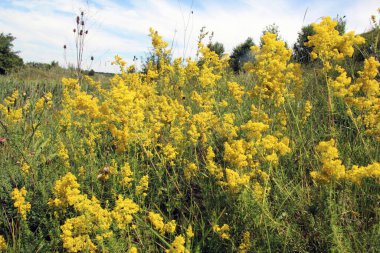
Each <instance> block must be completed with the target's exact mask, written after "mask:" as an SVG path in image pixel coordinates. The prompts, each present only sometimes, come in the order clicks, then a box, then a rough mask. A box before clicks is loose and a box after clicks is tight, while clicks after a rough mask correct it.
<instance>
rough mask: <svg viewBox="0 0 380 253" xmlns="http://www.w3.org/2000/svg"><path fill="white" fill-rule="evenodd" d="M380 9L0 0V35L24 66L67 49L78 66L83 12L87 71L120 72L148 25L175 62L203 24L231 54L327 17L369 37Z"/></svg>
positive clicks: (294, 3)
mask: <svg viewBox="0 0 380 253" xmlns="http://www.w3.org/2000/svg"><path fill="white" fill-rule="evenodd" d="M378 7H380V2H379V1H378V0H347V1H343V0H336V1H334V0H331V1H327V0H318V1H317V0H309V1H306V0H305V1H302V0H231V1H230V0H228V1H217V0H128V1H127V0H114V1H111V0H0V32H4V33H12V34H13V35H14V36H15V37H16V38H17V39H16V41H15V43H14V44H15V49H16V50H18V51H20V56H21V57H22V58H24V60H25V61H38V62H51V61H53V60H56V61H58V62H59V63H60V64H61V65H63V66H64V65H65V64H66V63H65V61H64V56H63V55H64V53H63V45H64V44H66V45H67V53H66V55H67V63H74V62H75V60H74V59H75V44H74V35H73V32H72V29H73V28H74V26H75V17H76V15H77V14H78V13H79V12H80V10H83V11H85V12H86V16H87V19H88V20H87V24H88V30H89V35H88V37H87V38H86V41H85V55H84V67H85V68H88V67H90V61H89V59H90V56H94V58H95V60H94V62H93V65H92V66H91V68H94V69H95V70H96V71H116V68H115V67H114V66H111V64H110V63H111V62H112V60H113V57H114V56H115V55H116V54H118V55H120V56H121V57H123V58H124V59H125V60H126V61H127V62H129V63H132V59H133V56H137V57H138V58H140V57H141V56H144V55H145V52H147V51H148V50H149V48H150V40H149V37H148V36H147V35H148V31H149V27H153V28H154V29H156V30H158V32H159V33H160V34H162V35H163V37H164V39H165V40H166V41H168V42H169V43H170V44H171V43H173V53H174V55H175V56H186V57H189V56H194V54H195V52H196V42H197V37H198V35H199V31H200V29H201V28H202V27H203V26H205V27H206V30H208V31H213V32H214V38H213V41H219V42H221V43H223V44H224V46H225V49H226V51H227V52H231V51H232V49H233V47H234V46H236V45H237V44H239V43H241V42H243V41H244V40H245V39H246V38H247V37H249V36H250V37H253V38H254V40H255V41H256V42H258V41H259V37H260V34H261V32H262V30H263V29H264V28H265V27H266V26H268V25H270V24H273V23H276V24H277V25H278V26H279V29H280V34H281V37H282V38H283V39H284V40H286V41H287V42H288V43H289V44H292V43H294V41H295V40H296V38H297V33H298V32H299V31H300V29H301V27H302V26H303V25H306V24H308V23H312V22H318V21H319V20H320V18H321V17H322V16H332V17H336V15H337V14H339V15H340V16H343V15H345V16H346V19H347V30H355V31H356V32H364V31H366V30H368V29H369V28H370V16H371V15H372V14H376V10H377V8H378ZM191 12H193V13H191ZM305 13H306V15H305Z"/></svg>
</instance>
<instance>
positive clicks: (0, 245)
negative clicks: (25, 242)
mask: <svg viewBox="0 0 380 253" xmlns="http://www.w3.org/2000/svg"><path fill="white" fill-rule="evenodd" d="M7 248H8V246H7V242H6V241H5V239H4V237H3V236H2V235H0V251H3V250H4V251H5V250H7Z"/></svg>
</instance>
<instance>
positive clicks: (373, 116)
mask: <svg viewBox="0 0 380 253" xmlns="http://www.w3.org/2000/svg"><path fill="white" fill-rule="evenodd" d="M336 26H337V21H334V20H332V19H331V18H330V17H325V18H323V20H322V21H321V22H320V23H319V24H313V29H314V31H315V35H313V36H309V37H308V39H309V41H308V42H307V43H305V45H307V46H310V47H313V51H312V53H311V56H312V58H314V59H315V58H319V59H321V60H322V62H323V64H324V68H323V71H324V73H325V74H326V76H327V84H328V87H329V88H331V90H332V91H333V94H334V95H335V96H337V97H341V98H343V99H344V101H345V102H346V104H347V106H348V107H349V108H348V110H347V113H348V115H349V116H350V117H351V118H352V119H353V120H354V121H355V123H356V124H358V125H360V126H363V127H364V128H365V130H366V133H367V134H369V135H373V136H374V137H375V138H377V139H378V140H380V123H379V122H380V106H379V104H380V89H379V82H378V80H377V79H376V77H377V75H378V68H379V66H380V63H379V62H378V61H377V60H376V59H375V58H374V57H370V58H368V59H365V61H364V69H363V70H362V71H359V72H358V78H357V79H356V80H352V78H351V77H349V76H348V74H347V72H346V70H345V69H344V68H343V67H342V66H340V65H339V63H340V62H341V61H342V60H343V59H344V57H352V55H353V52H354V46H355V45H360V44H363V43H364V42H365V40H364V38H362V37H361V36H355V34H354V32H349V33H346V34H343V35H340V34H339V32H338V31H337V30H336ZM331 71H334V72H336V73H337V76H336V77H331V76H332V75H331V74H330V72H331ZM329 75H331V76H329ZM329 100H331V98H329ZM330 103H331V102H330ZM330 107H332V106H331V105H330ZM351 107H352V108H351ZM352 109H357V111H358V113H356V112H355V110H352Z"/></svg>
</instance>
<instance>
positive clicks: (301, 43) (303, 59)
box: [293, 25, 315, 64]
mask: <svg viewBox="0 0 380 253" xmlns="http://www.w3.org/2000/svg"><path fill="white" fill-rule="evenodd" d="M314 34H315V33H314V30H313V27H312V25H307V26H304V27H302V29H301V31H300V32H299V33H298V38H297V42H296V43H295V44H294V46H293V59H294V60H295V61H296V62H299V63H303V64H307V63H309V62H310V61H311V58H310V53H311V51H312V48H311V47H308V46H305V43H306V42H308V36H312V35H314Z"/></svg>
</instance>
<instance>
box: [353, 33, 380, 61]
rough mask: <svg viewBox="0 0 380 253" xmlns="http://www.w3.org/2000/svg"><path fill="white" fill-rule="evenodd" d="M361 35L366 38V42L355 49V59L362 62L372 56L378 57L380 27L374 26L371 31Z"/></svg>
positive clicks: (379, 51)
mask: <svg viewBox="0 0 380 253" xmlns="http://www.w3.org/2000/svg"><path fill="white" fill-rule="evenodd" d="M361 36H362V37H363V38H364V39H365V43H364V44H362V45H360V46H359V47H358V50H356V51H355V53H354V59H355V61H358V62H362V61H364V59H366V58H368V57H370V56H375V57H377V58H378V57H379V53H380V27H374V28H373V29H372V30H371V31H369V32H366V33H363V34H361Z"/></svg>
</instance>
